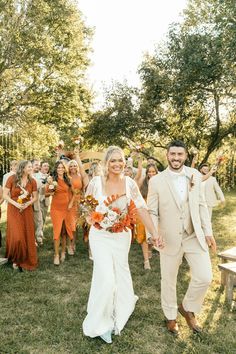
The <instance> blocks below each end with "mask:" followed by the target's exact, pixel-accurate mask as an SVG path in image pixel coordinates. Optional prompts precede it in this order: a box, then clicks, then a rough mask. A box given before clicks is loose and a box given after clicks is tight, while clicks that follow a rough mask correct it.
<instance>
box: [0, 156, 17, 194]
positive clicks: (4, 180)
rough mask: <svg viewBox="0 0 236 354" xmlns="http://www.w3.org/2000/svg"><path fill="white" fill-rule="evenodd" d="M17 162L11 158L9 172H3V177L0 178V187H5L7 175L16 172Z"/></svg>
mask: <svg viewBox="0 0 236 354" xmlns="http://www.w3.org/2000/svg"><path fill="white" fill-rule="evenodd" d="M17 164H18V161H16V160H12V161H11V162H10V172H7V173H5V175H3V179H2V188H4V187H5V184H6V181H7V179H8V177H10V176H12V175H14V174H15V173H16V169H17Z"/></svg>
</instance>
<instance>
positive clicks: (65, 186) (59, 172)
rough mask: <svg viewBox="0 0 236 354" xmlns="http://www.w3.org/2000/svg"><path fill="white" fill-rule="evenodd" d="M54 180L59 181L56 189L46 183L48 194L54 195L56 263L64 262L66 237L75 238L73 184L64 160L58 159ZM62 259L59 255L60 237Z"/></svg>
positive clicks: (53, 214)
mask: <svg viewBox="0 0 236 354" xmlns="http://www.w3.org/2000/svg"><path fill="white" fill-rule="evenodd" d="M52 177H53V180H54V181H56V182H57V186H56V189H55V191H53V192H50V186H49V185H48V184H47V185H46V193H45V195H46V196H49V195H52V203H51V210H50V215H51V220H52V225H53V239H54V252H55V253H54V265H59V264H60V261H61V262H64V260H65V252H66V238H67V236H69V238H70V239H71V240H72V239H73V217H72V213H71V212H70V209H71V208H72V205H73V202H74V198H73V193H72V185H71V181H70V178H69V176H68V174H67V171H66V167H65V165H64V163H63V162H62V161H57V162H56V164H55V168H54V171H53V176H52ZM61 237H62V243H61V259H60V257H59V248H60V238H61Z"/></svg>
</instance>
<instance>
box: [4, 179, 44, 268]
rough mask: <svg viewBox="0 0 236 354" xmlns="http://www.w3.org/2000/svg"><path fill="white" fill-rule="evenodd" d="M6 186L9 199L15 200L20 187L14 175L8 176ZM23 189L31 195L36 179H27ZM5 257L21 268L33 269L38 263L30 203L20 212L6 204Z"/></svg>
mask: <svg viewBox="0 0 236 354" xmlns="http://www.w3.org/2000/svg"><path fill="white" fill-rule="evenodd" d="M6 187H7V188H9V189H10V196H11V199H13V200H15V201H17V199H18V197H19V196H20V194H21V189H20V188H19V187H17V186H16V185H15V175H13V176H10V177H9V178H8V180H7V182H6ZM25 189H26V190H27V191H28V193H29V195H32V193H33V192H36V191H37V184H36V181H35V180H34V179H32V180H31V181H28V182H27V184H26V187H25ZM6 257H7V258H8V260H10V261H12V262H13V263H16V264H17V265H18V266H20V267H21V268H23V269H27V270H34V269H35V268H36V267H37V265H38V259H37V249H36V245H35V233H34V214H33V207H32V206H31V205H30V206H29V207H28V208H26V209H24V210H23V211H22V212H20V210H19V209H17V208H16V207H15V206H14V205H12V204H10V203H8V204H7V232H6Z"/></svg>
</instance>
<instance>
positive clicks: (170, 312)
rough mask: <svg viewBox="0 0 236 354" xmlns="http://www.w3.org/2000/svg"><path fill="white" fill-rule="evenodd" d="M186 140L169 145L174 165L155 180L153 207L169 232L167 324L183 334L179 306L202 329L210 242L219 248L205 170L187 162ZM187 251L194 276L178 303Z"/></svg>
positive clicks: (164, 281)
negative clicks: (180, 274)
mask: <svg viewBox="0 0 236 354" xmlns="http://www.w3.org/2000/svg"><path fill="white" fill-rule="evenodd" d="M186 159H187V151H186V146H185V144H184V143H183V142H182V141H178V140H176V141H173V142H172V143H170V144H169V146H168V149H167V160H168V165H169V166H168V167H167V169H166V170H165V171H163V172H161V173H159V174H158V175H156V176H153V177H152V178H151V179H150V181H149V192H148V198H147V204H148V209H149V211H150V214H151V216H152V219H153V222H154V224H155V225H156V226H157V228H158V230H159V234H160V237H162V238H163V241H164V244H165V247H164V248H163V249H160V264H161V303H162V309H163V312H164V314H165V317H166V320H167V329H168V330H169V331H170V332H172V333H174V334H178V324H177V321H176V318H177V312H178V311H179V312H180V314H181V315H182V316H184V317H185V319H186V321H187V324H188V325H189V327H190V328H191V329H192V330H193V331H194V332H200V331H201V327H200V326H199V324H198V322H197V320H196V318H195V313H199V311H200V309H201V306H202V303H203V300H204V297H205V294H206V291H207V289H208V286H209V284H210V283H211V280H212V270H211V261H210V256H209V252H208V247H211V248H212V249H213V250H214V251H215V250H216V243H215V240H214V237H213V236H212V228H211V222H210V219H209V214H208V210H207V207H206V205H205V203H204V201H203V200H202V193H201V174H200V173H199V172H198V171H197V170H196V169H194V168H190V167H186V166H184V163H185V161H186ZM183 257H184V258H185V259H186V261H187V262H188V264H189V267H190V273H191V281H190V284H189V287H188V290H187V292H186V294H185V297H184V299H183V301H182V303H181V304H180V305H179V307H178V306H177V296H176V281H177V275H178V270H179V266H180V264H181V262H182V259H183Z"/></svg>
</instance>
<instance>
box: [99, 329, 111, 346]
mask: <svg viewBox="0 0 236 354" xmlns="http://www.w3.org/2000/svg"><path fill="white" fill-rule="evenodd" d="M100 338H102V340H104V342H106V343H108V344H110V343H112V339H111V331H107V332H106V333H104V334H102V335H101V336H100Z"/></svg>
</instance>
